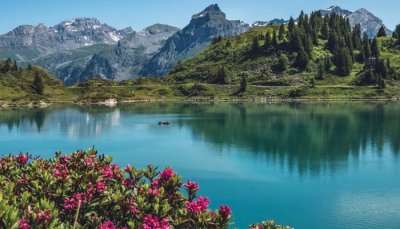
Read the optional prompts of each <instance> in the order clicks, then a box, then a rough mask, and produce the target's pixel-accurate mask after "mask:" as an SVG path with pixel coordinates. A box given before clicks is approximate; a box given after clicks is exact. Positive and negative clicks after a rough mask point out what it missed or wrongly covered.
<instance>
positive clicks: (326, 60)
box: [324, 57, 332, 72]
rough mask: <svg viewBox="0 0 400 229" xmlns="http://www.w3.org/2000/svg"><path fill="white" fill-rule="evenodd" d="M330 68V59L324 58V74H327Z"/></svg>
mask: <svg viewBox="0 0 400 229" xmlns="http://www.w3.org/2000/svg"><path fill="white" fill-rule="evenodd" d="M331 68H332V60H331V58H330V57H326V58H325V60H324V69H325V72H329V71H330V70H331Z"/></svg>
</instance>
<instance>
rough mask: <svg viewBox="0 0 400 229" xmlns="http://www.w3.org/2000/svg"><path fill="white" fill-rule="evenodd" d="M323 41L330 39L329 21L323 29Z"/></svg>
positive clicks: (325, 22)
mask: <svg viewBox="0 0 400 229" xmlns="http://www.w3.org/2000/svg"><path fill="white" fill-rule="evenodd" d="M321 36H322V39H325V40H328V38H329V25H328V22H327V21H324V24H323V26H322V29H321Z"/></svg>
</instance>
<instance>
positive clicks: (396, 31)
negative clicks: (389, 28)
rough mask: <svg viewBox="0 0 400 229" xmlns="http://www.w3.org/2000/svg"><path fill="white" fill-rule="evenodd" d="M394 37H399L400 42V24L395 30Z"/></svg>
mask: <svg viewBox="0 0 400 229" xmlns="http://www.w3.org/2000/svg"><path fill="white" fill-rule="evenodd" d="M393 38H395V39H397V41H398V42H400V25H397V26H396V29H395V30H394V32H393Z"/></svg>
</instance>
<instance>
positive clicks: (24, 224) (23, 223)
mask: <svg viewBox="0 0 400 229" xmlns="http://www.w3.org/2000/svg"><path fill="white" fill-rule="evenodd" d="M18 228H19V229H30V228H31V225H29V222H28V220H26V219H24V218H22V219H21V220H19V221H18Z"/></svg>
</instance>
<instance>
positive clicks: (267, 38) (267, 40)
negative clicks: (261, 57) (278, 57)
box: [264, 31, 273, 50]
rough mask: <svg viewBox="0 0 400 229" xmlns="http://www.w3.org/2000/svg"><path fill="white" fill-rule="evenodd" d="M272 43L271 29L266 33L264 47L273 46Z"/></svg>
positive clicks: (266, 48)
mask: <svg viewBox="0 0 400 229" xmlns="http://www.w3.org/2000/svg"><path fill="white" fill-rule="evenodd" d="M271 45H273V44H272V38H271V33H270V31H268V32H267V34H265V41H264V49H265V50H268V49H269V48H270V47H271Z"/></svg>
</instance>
